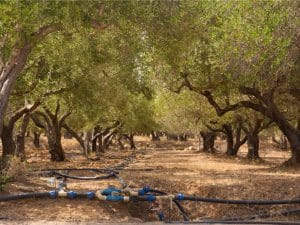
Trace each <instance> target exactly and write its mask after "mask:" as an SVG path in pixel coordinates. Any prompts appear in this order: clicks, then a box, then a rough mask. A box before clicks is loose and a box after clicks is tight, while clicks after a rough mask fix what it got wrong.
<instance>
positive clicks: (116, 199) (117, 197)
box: [106, 195, 124, 202]
mask: <svg viewBox="0 0 300 225" xmlns="http://www.w3.org/2000/svg"><path fill="white" fill-rule="evenodd" d="M106 201H112V202H121V201H124V196H120V195H108V196H106Z"/></svg>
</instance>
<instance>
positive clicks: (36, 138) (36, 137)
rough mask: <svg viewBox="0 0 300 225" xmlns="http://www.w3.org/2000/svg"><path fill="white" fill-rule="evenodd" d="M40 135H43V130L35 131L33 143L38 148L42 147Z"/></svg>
mask: <svg viewBox="0 0 300 225" xmlns="http://www.w3.org/2000/svg"><path fill="white" fill-rule="evenodd" d="M40 136H41V132H38V131H34V132H33V145H34V147H36V148H39V147H40Z"/></svg>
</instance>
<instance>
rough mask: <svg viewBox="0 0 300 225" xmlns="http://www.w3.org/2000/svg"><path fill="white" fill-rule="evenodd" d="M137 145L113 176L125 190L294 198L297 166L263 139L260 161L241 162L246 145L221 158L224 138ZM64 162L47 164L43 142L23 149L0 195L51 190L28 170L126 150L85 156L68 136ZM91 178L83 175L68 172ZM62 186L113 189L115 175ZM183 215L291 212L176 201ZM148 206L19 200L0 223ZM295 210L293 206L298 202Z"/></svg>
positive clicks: (80, 163) (132, 216)
mask: <svg viewBox="0 0 300 225" xmlns="http://www.w3.org/2000/svg"><path fill="white" fill-rule="evenodd" d="M135 140H136V143H137V147H138V149H137V150H135V151H136V153H137V156H136V158H135V159H134V161H133V162H132V163H131V164H130V165H129V166H127V167H126V168H125V169H124V170H122V171H121V172H120V176H121V177H122V178H123V179H124V180H126V182H127V183H129V184H130V186H132V187H143V186H146V185H147V186H150V187H153V188H155V189H160V190H163V191H165V192H168V193H174V194H175V193H186V194H194V195H197V196H203V197H214V198H225V199H293V198H300V185H299V184H300V171H299V169H297V168H294V169H293V168H283V167H281V166H280V164H281V163H282V162H284V161H285V160H286V159H288V158H289V152H284V151H279V150H278V149H275V148H274V147H273V146H272V144H270V143H269V141H268V140H265V141H263V143H262V147H261V152H260V154H261V157H262V160H261V161H257V162H250V161H247V160H245V159H244V156H245V154H246V148H245V147H243V148H242V150H241V152H240V154H239V157H237V158H231V157H226V156H224V148H225V146H224V145H225V143H224V141H221V140H218V141H217V144H216V146H217V149H218V150H219V151H218V152H217V153H216V154H214V155H212V154H207V153H203V152H199V151H198V150H197V146H198V143H197V141H196V140H190V141H187V142H176V141H167V140H162V141H159V142H151V141H150V140H149V138H148V137H136V138H135ZM63 144H64V149H65V151H66V155H67V158H68V160H67V161H66V162H60V163H55V162H51V161H50V160H49V153H48V150H47V148H46V145H45V142H44V141H43V144H42V147H41V148H40V149H35V148H34V147H33V146H32V145H31V144H29V145H28V146H27V149H26V151H27V164H26V168H27V169H26V170H24V171H21V174H22V175H21V176H18V177H17V178H16V179H15V180H14V181H12V182H10V183H9V185H7V187H6V188H5V191H4V192H0V195H4V194H9V193H22V192H34V191H49V190H51V189H53V188H54V185H53V183H51V182H49V178H48V177H41V176H39V174H38V173H37V172H36V171H39V170H41V169H45V168H68V167H69V168H70V167H76V168H84V167H91V168H104V167H111V166H114V165H117V164H119V163H121V162H122V161H123V159H124V158H125V157H126V156H128V155H130V154H132V151H131V150H119V149H116V148H112V149H110V150H108V151H107V152H105V153H104V154H103V155H101V157H100V159H99V160H96V161H91V160H87V159H85V158H84V157H83V156H82V151H81V149H80V147H79V145H78V144H77V142H76V141H75V140H73V139H71V140H70V139H64V140H63ZM72 174H77V175H84V176H94V175H95V174H94V173H91V172H77V173H72ZM67 184H68V186H67V187H68V188H69V189H70V190H96V189H103V188H105V187H107V185H115V186H119V183H118V181H117V180H116V179H108V180H102V181H78V180H68V182H67ZM182 204H183V206H184V207H185V208H186V210H187V211H188V212H189V217H190V218H191V219H193V220H198V219H209V218H214V219H222V218H227V217H243V216H247V215H255V214H259V213H263V212H276V211H278V210H282V209H294V208H297V205H288V206H247V205H245V206H241V205H239V206H236V205H222V204H208V203H200V202H184V203H182ZM153 207H156V205H152V204H150V203H146V202H140V203H110V202H99V201H97V200H94V201H91V200H86V199H74V200H70V199H63V198H59V199H24V200H16V201H10V202H0V208H1V210H0V218H1V217H5V218H7V219H6V220H5V219H3V220H0V224H1V221H3V223H4V221H6V222H9V221H11V222H12V221H61V222H134V223H135V222H146V221H148V222H149V221H157V217H156V212H155V210H153ZM162 207H163V211H164V212H165V216H166V219H170V220H182V218H181V216H180V213H179V212H178V210H177V209H176V207H175V205H173V204H171V203H170V202H168V201H167V202H162ZM298 208H299V206H298ZM271 219H273V220H274V219H275V220H299V219H300V216H299V215H291V216H289V217H283V216H282V217H279V216H277V217H275V218H271Z"/></svg>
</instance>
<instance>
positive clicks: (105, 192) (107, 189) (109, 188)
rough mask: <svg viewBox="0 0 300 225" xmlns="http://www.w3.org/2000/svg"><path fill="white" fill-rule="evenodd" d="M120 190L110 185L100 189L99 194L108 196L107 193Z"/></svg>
mask: <svg viewBox="0 0 300 225" xmlns="http://www.w3.org/2000/svg"><path fill="white" fill-rule="evenodd" d="M120 192H121V190H120V189H117V188H115V187H113V186H111V187H108V188H106V189H104V190H102V191H101V194H102V195H105V196H108V195H112V194H113V193H120Z"/></svg>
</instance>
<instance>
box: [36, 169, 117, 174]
mask: <svg viewBox="0 0 300 225" xmlns="http://www.w3.org/2000/svg"><path fill="white" fill-rule="evenodd" d="M57 170H66V171H72V170H74V171H78V170H79V171H93V172H99V173H107V172H114V173H118V171H113V170H111V169H106V168H48V169H42V170H41V171H49V172H50V171H57Z"/></svg>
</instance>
